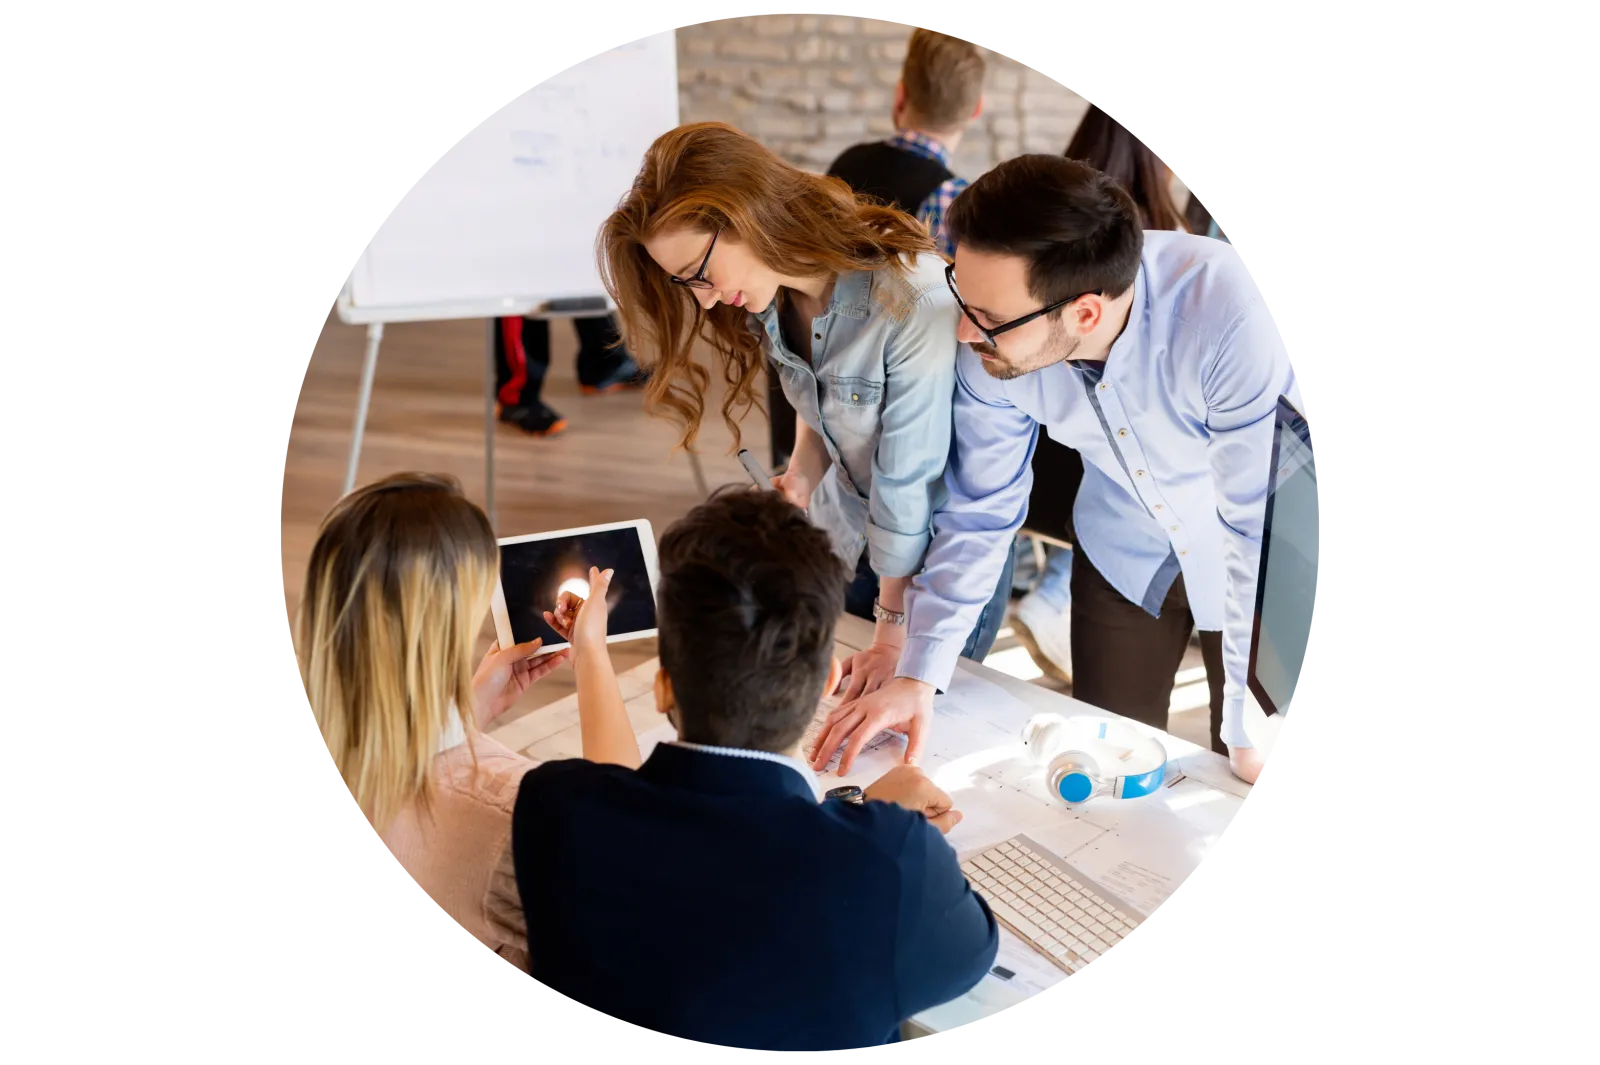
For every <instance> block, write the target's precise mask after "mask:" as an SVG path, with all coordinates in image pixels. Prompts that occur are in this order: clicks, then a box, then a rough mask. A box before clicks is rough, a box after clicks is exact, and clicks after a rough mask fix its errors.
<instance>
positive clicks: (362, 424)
mask: <svg viewBox="0 0 1600 1065" xmlns="http://www.w3.org/2000/svg"><path fill="white" fill-rule="evenodd" d="M381 343H383V323H382V322H373V323H372V324H370V325H368V326H367V358H366V361H365V362H364V363H363V364H362V366H361V393H360V395H358V396H357V397H356V424H355V431H354V432H353V433H351V436H350V461H349V464H348V465H346V466H345V469H344V491H342V492H340V493H339V495H340V496H341V497H343V496H347V495H349V494H350V492H351V490H352V489H354V488H355V486H356V469H357V467H359V466H360V465H361V438H362V436H363V435H365V433H366V431H367V406H368V404H370V403H371V402H372V376H373V374H374V373H376V372H377V369H378V345H379V344H381Z"/></svg>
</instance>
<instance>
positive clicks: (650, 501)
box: [282, 314, 1208, 745]
mask: <svg viewBox="0 0 1600 1065" xmlns="http://www.w3.org/2000/svg"><path fill="white" fill-rule="evenodd" d="M484 342H485V332H484V323H483V322H482V321H479V320H469V321H456V322H418V323H411V324H401V325H390V326H386V327H385V330H384V337H383V344H382V347H381V348H380V355H379V359H378V366H377V373H376V376H375V377H374V383H373V390H372V403H371V408H370V411H369V413H368V416H367V429H366V438H365V442H364V444H363V447H362V453H361V467H360V471H359V473H358V475H357V483H358V484H359V483H365V482H367V481H371V480H375V479H376V478H378V477H382V476H384V475H385V474H389V473H394V472H398V471H401V470H422V471H428V472H433V473H449V474H453V475H455V476H456V477H457V478H458V479H459V480H460V481H461V484H462V488H463V489H464V490H465V492H466V493H467V495H468V497H469V498H471V499H473V500H474V501H476V502H477V503H479V504H480V505H482V504H483V502H484V463H483V444H484ZM365 346H366V330H365V328H364V327H361V326H351V325H345V324H343V323H342V322H340V321H339V320H338V318H337V317H335V316H333V315H332V314H330V315H329V318H328V321H327V323H326V324H325V325H324V326H323V329H322V334H321V336H320V337H319V338H318V340H317V345H316V348H315V350H314V351H313V353H312V356H311V362H310V366H309V367H308V368H307V371H306V377H305V382H304V384H303V385H302V386H301V390H300V402H299V403H298V405H297V406H296V408H295V416H294V425H293V428H292V429H291V432H290V436H289V448H288V452H287V455H286V456H285V462H284V477H283V545H282V551H283V573H284V602H285V607H286V608H287V610H288V612H289V616H290V618H291V619H292V618H293V616H294V611H295V608H296V606H297V604H298V601H299V594H300V584H301V581H302V580H303V579H304V576H305V565H306V560H307V558H308V557H309V556H310V552H311V545H312V542H313V541H314V539H315V537H316V531H317V524H318V522H320V521H321V519H322V516H323V514H325V513H326V512H327V510H328V508H330V507H331V506H333V504H334V503H335V502H337V501H338V498H339V490H340V488H341V487H342V484H343V480H344V470H345V461H346V458H347V455H348V450H349V446H350V433H351V425H352V421H353V418H354V414H355V405H356V396H357V392H358V390H359V384H360V378H361V363H362V357H363V354H364V351H365ZM576 353H577V339H576V336H575V335H574V333H573V330H572V327H571V326H570V325H568V324H567V323H564V322H555V323H552V328H551V370H550V376H549V378H548V379H547V381H546V383H545V389H544V399H545V402H547V403H549V404H550V405H551V406H553V407H555V408H556V409H557V410H558V411H560V412H561V413H562V414H563V415H564V416H565V417H566V419H567V421H568V423H569V428H568V429H567V431H566V432H564V433H561V434H559V435H558V436H555V437H551V438H547V439H535V438H533V437H530V436H527V435H526V434H524V433H522V432H521V431H519V430H517V429H514V428H512V427H510V426H506V425H498V424H497V426H496V433H495V461H496V477H495V481H496V487H495V501H496V510H497V512H498V513H497V518H498V521H497V529H496V532H497V533H498V535H501V536H515V535H519V534H522V533H530V532H538V531H541V530H545V529H560V528H570V527H573V526H578V525H593V524H598V523H601V522H609V521H624V520H630V519H634V518H648V519H649V520H650V522H651V524H652V526H653V527H654V529H655V532H656V535H657V536H658V537H659V536H660V534H661V532H662V531H663V530H664V529H665V528H666V527H667V526H668V525H670V524H671V523H672V522H673V521H675V520H677V519H678V518H679V517H681V516H682V515H683V514H684V513H685V512H686V511H687V510H688V509H689V508H690V507H692V506H693V505H694V504H695V503H696V502H698V501H699V498H700V496H699V493H698V491H697V489H696V486H695V480H694V475H693V472H692V469H691V467H690V464H689V461H688V459H687V457H686V456H685V455H684V454H683V453H682V452H675V451H674V445H675V443H676V441H677V434H676V433H675V432H674V431H673V427H672V425H671V424H670V423H668V422H667V421H665V420H664V419H659V418H655V417H652V416H650V415H647V414H646V413H645V412H644V409H643V402H642V398H641V397H640V396H639V395H638V394H637V393H621V394H617V395H610V396H595V397H588V396H583V395H581V394H580V393H579V391H578V385H577V378H576V373H575V367H574V359H575V356H576ZM719 403H720V399H718V400H716V401H714V402H713V403H708V404H707V406H708V407H709V408H711V409H712V410H715V409H716V406H717V404H719ZM742 431H743V433H744V438H745V442H746V445H747V446H749V447H750V448H751V450H753V451H754V452H755V453H756V454H757V455H758V456H762V458H763V461H765V458H766V456H767V445H766V441H767V426H766V420H765V417H764V416H763V415H762V414H761V413H760V412H759V411H753V412H752V413H751V415H750V416H749V418H748V419H747V420H746V421H745V423H744V424H743V426H742ZM732 442H733V437H732V435H731V434H730V433H729V432H728V430H727V429H726V427H724V425H723V424H722V420H721V418H720V417H716V416H713V417H711V418H708V419H707V421H706V423H705V425H704V428H703V430H702V433H701V438H700V442H699V445H698V449H697V450H698V451H699V454H700V459H701V464H702V467H703V469H704V471H705V477H706V481H707V483H708V485H709V486H710V487H712V488H715V487H717V486H718V485H720V484H738V483H748V480H749V478H748V477H747V476H746V474H745V472H744V468H743V467H742V466H740V465H739V462H738V460H737V459H736V458H735V457H734V456H733V453H732V451H731V450H730V448H731V445H732ZM493 638H494V626H493V624H492V623H491V622H489V621H488V619H485V623H484V628H483V631H482V633H481V635H480V638H479V642H480V652H481V651H486V650H487V649H488V646H489V643H490V642H491V640H492V639H493ZM654 656H655V641H654V640H641V641H638V642H635V643H626V644H613V645H612V657H613V659H614V660H615V662H616V665H617V669H618V671H619V672H620V671H622V670H625V669H628V668H631V667H632V666H634V665H637V664H639V663H640V662H643V661H645V660H647V659H649V658H652V657H654ZM996 656H999V657H998V658H997V657H996ZM1019 657H1024V656H1022V653H1021V652H1020V650H1019V649H1017V647H1016V642H1015V640H1014V639H1013V638H1012V637H1011V636H1010V630H1009V628H1007V629H1002V631H1001V638H1000V639H999V640H998V641H997V642H996V644H995V647H994V651H993V652H992V654H991V656H990V659H989V660H988V663H989V664H990V665H995V666H997V667H998V668H1002V669H1006V671H1007V672H1012V671H1013V667H1015V666H1017V665H1018V660H1019ZM1198 664H1199V655H1198V653H1196V652H1195V651H1194V650H1193V649H1191V653H1190V655H1189V656H1188V657H1187V658H1186V659H1185V662H1184V666H1185V668H1186V669H1192V668H1193V667H1195V666H1197V665H1198ZM1021 665H1022V667H1023V668H1024V669H1026V668H1027V666H1028V663H1026V662H1025V661H1023V662H1022V663H1021ZM1029 672H1032V671H1031V670H1029ZM1018 675H1027V674H1026V673H1021V674H1018ZM1038 683H1046V684H1048V682H1047V681H1044V680H1042V679H1041V680H1040V681H1038ZM1203 686H1204V682H1203V681H1201V687H1202V688H1203ZM1190 689H1191V691H1192V685H1191V686H1190ZM571 691H572V673H571V671H570V670H567V669H560V670H557V671H556V672H555V673H553V674H551V675H550V676H549V677H547V678H545V679H544V680H543V681H541V682H540V683H539V685H538V686H537V687H536V688H535V689H534V691H533V692H532V693H530V694H529V696H528V697H526V698H524V700H523V701H522V703H521V704H520V705H519V706H518V707H517V708H516V709H515V710H513V711H512V712H511V713H510V714H509V715H508V717H507V719H506V720H508V721H509V720H512V719H514V718H516V717H520V716H522V715H524V714H527V713H531V712H532V711H533V710H534V709H536V708H538V707H539V706H543V705H545V704H546V703H549V702H553V701H554V700H556V699H559V698H561V697H563V696H565V695H567V694H569V693H570V692H571ZM1189 701H1191V702H1192V699H1191V700H1189ZM1181 704H1182V690H1181V689H1180V693H1179V695H1178V696H1176V697H1175V699H1174V712H1173V714H1172V718H1171V730H1172V731H1173V732H1174V733H1177V734H1179V735H1181V736H1183V737H1184V738H1185V739H1189V740H1191V741H1193V742H1196V743H1199V744H1201V745H1205V744H1207V743H1208V740H1207V738H1206V736H1207V732H1206V717H1205V711H1204V710H1203V709H1182V710H1180V709H1179V707H1180V705H1181Z"/></svg>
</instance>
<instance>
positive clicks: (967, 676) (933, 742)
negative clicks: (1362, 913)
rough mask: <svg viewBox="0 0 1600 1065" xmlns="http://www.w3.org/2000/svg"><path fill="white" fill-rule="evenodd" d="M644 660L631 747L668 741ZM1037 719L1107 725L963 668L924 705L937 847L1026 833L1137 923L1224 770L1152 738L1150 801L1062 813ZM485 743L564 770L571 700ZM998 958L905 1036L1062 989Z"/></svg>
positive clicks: (574, 750)
mask: <svg viewBox="0 0 1600 1065" xmlns="http://www.w3.org/2000/svg"><path fill="white" fill-rule="evenodd" d="M871 640H872V626H871V625H870V624H868V623H866V622H864V621H862V620H860V619H858V618H854V617H844V618H841V619H840V623H839V628H838V632H837V634H836V643H837V645H838V653H839V654H840V656H841V657H843V656H845V655H848V654H850V653H852V652H854V651H857V650H860V649H861V648H863V647H865V646H867V645H868V644H869V643H871ZM656 668H657V664H656V662H655V661H654V660H652V661H650V662H647V663H644V664H643V665H640V666H637V667H635V668H634V669H631V670H628V671H627V672H626V673H623V674H621V675H620V676H619V677H618V681H619V683H620V685H621V688H622V697H623V701H624V705H625V706H626V709H627V712H628V717H629V720H630V721H631V722H632V724H633V728H634V731H635V732H636V733H637V734H638V735H639V736H640V741H641V747H648V746H653V745H654V743H655V742H658V741H659V740H661V739H663V738H669V737H670V735H671V729H670V726H667V725H666V718H665V717H664V716H663V715H662V714H661V713H660V712H659V711H658V710H657V709H656V707H655V696H654V692H653V683H654V678H655V672H656ZM1044 711H1049V712H1053V713H1058V714H1061V715H1062V716H1064V717H1072V716H1090V717H1109V716H1112V715H1108V714H1106V713H1105V712H1104V711H1101V710H1097V709H1096V708H1094V707H1092V706H1089V705H1088V704H1086V703H1081V702H1078V701H1077V700H1075V699H1071V698H1068V697H1067V696H1064V695H1061V694H1059V693H1057V692H1053V691H1050V690H1049V689H1047V688H1041V687H1039V686H1038V685H1034V684H1029V683H1027V682H1025V681H1020V680H1017V679H1016V678H1014V677H1008V676H1006V675H1005V674H1003V673H999V672H996V671H995V670H992V669H989V668H987V667H985V666H982V665H978V664H977V663H974V662H968V661H966V660H962V662H961V663H960V666H959V668H958V670H957V676H956V679H955V680H954V681H952V683H951V689H950V692H949V693H947V695H945V696H941V697H940V698H939V699H938V700H936V702H935V717H934V720H933V723H932V726H931V728H930V731H929V734H928V741H927V746H926V748H925V751H924V756H923V759H922V763H923V766H924V768H925V769H926V770H927V771H928V773H929V775H930V776H932V777H933V779H934V780H935V781H936V782H937V783H938V784H939V785H940V787H942V788H944V790H945V791H947V792H949V793H950V795H951V797H952V798H953V799H954V800H955V804H956V807H957V809H959V810H961V812H962V814H963V819H962V822H961V823H960V824H959V825H957V826H956V827H955V828H954V829H953V830H952V831H951V832H950V835H949V837H948V838H949V840H950V844H951V846H953V847H955V848H956V850H957V851H958V852H959V853H960V854H961V855H962V857H963V858H965V857H966V856H967V855H969V854H972V853H975V852H977V851H981V850H984V849H986V848H988V847H991V846H993V845H994V844H996V843H999V842H1000V841H1002V840H1004V839H1008V838H1010V837H1011V836H1013V835H1016V834H1017V833H1019V832H1025V833H1027V834H1028V835H1029V836H1031V837H1032V838H1033V839H1035V840H1037V841H1038V842H1039V843H1041V844H1043V845H1044V846H1046V847H1048V848H1050V849H1051V850H1053V851H1054V852H1055V853H1056V854H1058V855H1060V856H1061V857H1062V858H1064V859H1066V860H1067V861H1068V862H1069V863H1070V864H1072V865H1073V866H1076V867H1077V868H1078V869H1079V870H1081V871H1082V872H1084V873H1086V874H1087V875H1088V876H1090V877H1091V878H1093V879H1095V880H1097V881H1099V882H1101V883H1102V884H1104V885H1106V886H1107V887H1109V888H1111V889H1112V890H1113V891H1115V892H1116V893H1118V894H1121V895H1123V896H1124V897H1129V896H1130V894H1133V889H1132V888H1130V885H1131V884H1134V883H1137V884H1139V885H1140V886H1139V888H1138V895H1137V897H1129V899H1128V900H1129V901H1130V902H1132V903H1134V905H1136V906H1138V907H1140V908H1141V909H1142V910H1144V911H1145V912H1146V913H1148V911H1149V910H1150V909H1151V908H1153V907H1154V906H1156V905H1159V903H1160V900H1161V899H1163V898H1165V897H1166V895H1168V894H1170V893H1171V891H1172V890H1173V889H1175V888H1176V887H1177V886H1178V885H1179V884H1181V883H1182V882H1183V880H1184V879H1185V878H1186V877H1187V876H1188V875H1189V873H1190V872H1192V871H1193V870H1194V868H1195V867H1196V866H1197V865H1199V864H1200V862H1201V860H1202V859H1204V857H1205V855H1206V852H1207V851H1208V850H1209V849H1210V846H1211V844H1212V843H1213V842H1214V841H1215V840H1216V839H1217V837H1218V836H1219V835H1221V834H1222V831H1223V830H1224V829H1226V828H1227V826H1228V823H1229V822H1230V821H1232V819H1233V816H1234V814H1235V813H1236V812H1237V811H1238V809H1239V806H1240V804H1241V803H1242V802H1243V801H1244V798H1245V796H1247V795H1248V794H1249V793H1250V787H1249V785H1247V784H1245V783H1244V782H1242V781H1240V780H1239V779H1237V778H1236V777H1234V776H1233V774H1232V773H1231V772H1230V771H1229V769H1228V760H1227V759H1226V758H1224V757H1222V756H1220V755H1216V754H1213V753H1212V752H1211V751H1209V750H1206V749H1204V748H1201V747H1197V746H1195V745H1194V744H1192V743H1189V742H1188V741H1186V740H1183V739H1179V738H1178V737H1176V736H1170V735H1168V734H1166V733H1156V731H1155V730H1153V729H1149V728H1148V727H1147V726H1143V725H1139V724H1137V723H1135V722H1130V724H1132V725H1133V727H1135V728H1138V729H1140V730H1142V731H1145V732H1151V733H1155V734H1157V735H1159V737H1160V738H1161V741H1162V743H1163V745H1164V746H1165V747H1166V750H1167V755H1168V760H1169V764H1170V765H1171V766H1172V767H1175V768H1176V770H1177V773H1176V774H1172V770H1171V769H1170V768H1169V775H1175V776H1178V777H1179V779H1178V780H1177V782H1176V783H1172V784H1169V786H1166V787H1163V788H1162V789H1161V791H1160V792H1159V793H1158V794H1156V795H1151V796H1147V797H1145V798H1141V799H1134V800H1113V799H1106V798H1101V799H1095V800H1093V801H1091V802H1089V803H1087V804H1085V805H1084V806H1081V807H1079V808H1078V809H1076V810H1068V809H1067V808H1066V806H1064V805H1063V804H1061V803H1060V802H1059V801H1057V800H1054V799H1052V798H1051V797H1050V796H1049V794H1048V792H1047V790H1046V788H1045V784H1044V780H1043V776H1044V770H1043V769H1042V768H1040V767H1037V766H1032V765H1030V764H1029V763H1028V762H1027V761H1026V760H1025V759H1024V758H1023V757H1022V748H1021V729H1022V725H1023V723H1024V722H1025V721H1026V720H1027V719H1028V718H1029V717H1030V716H1032V715H1033V714H1035V713H1040V712H1044ZM490 735H491V736H492V737H493V738H494V739H496V740H497V741H499V742H500V743H502V744H504V745H505V746H507V747H509V748H511V749H513V750H516V751H520V752H522V753H523V754H524V755H526V756H527V757H529V758H532V759H534V760H536V761H548V760H551V759H557V758H574V757H578V756H579V755H580V753H581V750H582V746H581V741H580V736H579V728H578V713H577V697H576V696H568V697H566V698H564V699H561V700H559V701H557V702H555V703H552V704H550V705H549V706H546V707H543V708H541V709H539V710H536V711H534V712H533V713H531V714H527V715H525V716H524V717H521V718H519V719H517V720H516V721H512V722H510V723H508V724H506V725H504V726H502V727H501V728H498V729H494V730H492V731H491V732H490ZM902 751H903V746H902V745H901V743H900V742H899V741H895V740H891V741H889V742H888V743H886V744H884V745H883V746H882V747H881V748H880V749H877V750H873V751H868V752H864V753H863V754H862V755H861V757H860V758H859V759H858V760H857V762H856V764H855V766H853V767H852V771H851V773H850V774H849V775H848V776H846V777H842V778H840V777H837V776H835V775H833V774H831V773H830V774H828V776H827V778H826V784H827V786H829V787H833V786H836V785H837V784H838V783H859V784H863V785H864V784H866V783H870V782H871V781H872V780H874V779H876V778H877V777H878V776H879V775H881V774H882V773H883V772H884V771H886V770H887V769H888V768H889V767H891V766H893V765H895V764H898V763H899V761H900V759H901V754H902ZM1000 936H1001V945H1000V958H999V960H998V962H997V964H1000V965H1004V966H1005V967H1006V968H1008V969H1010V970H1012V971H1013V972H1014V973H1015V975H1014V976H1013V977H1011V978H1010V979H1006V980H1003V979H1001V978H1000V977H998V976H995V975H992V974H991V975H989V976H986V977H984V979H983V980H982V981H981V982H980V983H979V984H978V986H977V987H974V988H973V989H972V990H971V991H969V992H967V994H965V995H963V996H962V997H961V998H958V999H956V1000H954V1001H952V1002H949V1003H946V1004H945V1005H943V1006H939V1007H936V1008H934V1009H931V1010H926V1011H924V1012H923V1013H921V1014H919V1015H918V1016H916V1017H915V1018H913V1019H912V1021H911V1022H909V1024H908V1026H907V1027H908V1030H909V1034H913V1035H918V1034H926V1033H928V1032H936V1031H943V1030H945V1029H948V1028H953V1027H955V1026H957V1025H960V1024H965V1023H967V1022H969V1021H972V1020H976V1019H977V1018H979V1017H983V1016H986V1015H988V1014H990V1013H994V1012H996V1011H998V1010H1001V1009H1004V1008H1005V1007H1007V1006H1009V1005H1013V1004H1014V1003H1016V1002H1019V1001H1021V1000H1022V999H1024V998H1027V997H1028V996H1029V995H1031V994H1036V993H1037V992H1038V991H1040V990H1043V989H1044V988H1045V987H1048V986H1051V985H1052V984H1054V983H1058V982H1060V981H1061V980H1063V979H1066V976H1065V974H1063V973H1062V972H1061V971H1060V970H1058V969H1056V968H1054V967H1053V966H1051V965H1049V964H1048V963H1047V962H1045V961H1044V960H1043V959H1042V958H1041V957H1039V956H1038V955H1037V954H1036V953H1035V952H1034V951H1033V950H1032V949H1031V948H1030V947H1027V946H1026V945H1024V944H1023V943H1022V942H1021V941H1020V940H1018V939H1017V938H1016V937H1015V936H1013V935H1012V934H1011V933H1010V932H1009V931H1008V930H1006V929H1005V928H1001V930H1000Z"/></svg>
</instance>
